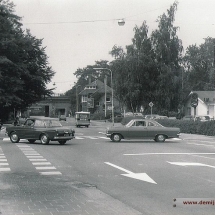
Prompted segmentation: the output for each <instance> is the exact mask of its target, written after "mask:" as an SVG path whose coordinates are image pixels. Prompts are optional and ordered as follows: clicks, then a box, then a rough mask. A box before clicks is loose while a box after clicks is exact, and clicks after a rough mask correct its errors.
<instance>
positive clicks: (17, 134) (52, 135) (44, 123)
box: [6, 118, 75, 145]
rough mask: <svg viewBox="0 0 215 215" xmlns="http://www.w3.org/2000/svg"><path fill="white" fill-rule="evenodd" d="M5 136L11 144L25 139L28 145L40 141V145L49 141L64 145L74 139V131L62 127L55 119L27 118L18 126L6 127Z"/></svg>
mask: <svg viewBox="0 0 215 215" xmlns="http://www.w3.org/2000/svg"><path fill="white" fill-rule="evenodd" d="M6 134H7V135H8V136H9V137H10V140H11V142H12V143H18V142H19V140H20V139H27V140H28V141H29V143H34V142H35V141H36V140H40V141H41V143H42V144H49V142H50V141H58V142H59V143H60V144H61V145H64V144H65V143H66V141H68V140H71V139H73V138H74V135H75V130H74V129H72V128H71V127H66V126H62V125H61V123H60V122H59V121H58V120H56V119H46V118H45V119H42V118H27V119H26V121H25V123H24V124H23V125H20V126H8V127H7V128H6Z"/></svg>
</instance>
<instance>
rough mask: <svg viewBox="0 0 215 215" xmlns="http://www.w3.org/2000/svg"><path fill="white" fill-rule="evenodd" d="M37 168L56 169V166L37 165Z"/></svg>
mask: <svg viewBox="0 0 215 215" xmlns="http://www.w3.org/2000/svg"><path fill="white" fill-rule="evenodd" d="M36 169H40V170H42V169H46V170H47V169H56V167H54V166H39V167H36Z"/></svg>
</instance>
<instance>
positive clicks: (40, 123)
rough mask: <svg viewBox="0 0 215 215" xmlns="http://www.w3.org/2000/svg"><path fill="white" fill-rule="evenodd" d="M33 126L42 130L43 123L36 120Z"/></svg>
mask: <svg viewBox="0 0 215 215" xmlns="http://www.w3.org/2000/svg"><path fill="white" fill-rule="evenodd" d="M34 126H36V127H43V128H44V127H45V126H44V122H43V121H41V120H36V121H35V124H34Z"/></svg>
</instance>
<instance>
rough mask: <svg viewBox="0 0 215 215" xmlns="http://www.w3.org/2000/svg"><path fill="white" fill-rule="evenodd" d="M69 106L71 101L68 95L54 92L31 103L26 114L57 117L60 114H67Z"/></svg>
mask: <svg viewBox="0 0 215 215" xmlns="http://www.w3.org/2000/svg"><path fill="white" fill-rule="evenodd" d="M70 107H71V101H70V97H69V96H65V95H63V94H55V95H53V96H51V97H47V98H45V99H44V100H41V101H40V102H37V103H35V104H33V105H32V106H31V107H29V108H28V110H27V115H28V116H46V117H59V116H60V115H66V116H69V114H70V112H71V108H70Z"/></svg>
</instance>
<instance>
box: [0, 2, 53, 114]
mask: <svg viewBox="0 0 215 215" xmlns="http://www.w3.org/2000/svg"><path fill="white" fill-rule="evenodd" d="M20 21H21V18H20V17H18V16H17V15H15V14H14V5H13V3H12V2H10V1H9V0H5V1H1V2H0V23H1V25H0V32H1V34H0V114H1V116H0V118H3V117H5V116H7V115H8V112H9V111H12V110H14V109H16V110H17V109H19V110H24V109H26V108H27V107H28V106H30V105H31V104H33V103H35V102H37V101H40V100H41V99H42V98H43V97H44V96H50V95H51V94H52V90H53V89H47V87H46V84H47V83H49V82H50V81H51V78H52V77H53V75H54V71H52V69H51V67H49V66H48V57H47V55H46V53H45V48H44V47H42V40H41V39H37V38H36V37H34V36H32V35H31V33H30V30H26V31H24V30H22V24H21V22H20Z"/></svg>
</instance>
